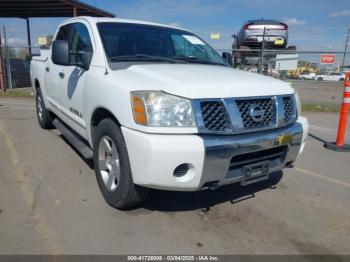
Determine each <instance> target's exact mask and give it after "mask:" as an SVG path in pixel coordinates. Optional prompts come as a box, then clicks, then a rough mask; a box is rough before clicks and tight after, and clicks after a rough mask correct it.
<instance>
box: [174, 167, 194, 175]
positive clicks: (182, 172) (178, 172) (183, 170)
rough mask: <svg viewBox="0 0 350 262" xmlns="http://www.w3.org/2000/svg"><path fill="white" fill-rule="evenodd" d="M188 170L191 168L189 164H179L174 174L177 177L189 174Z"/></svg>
mask: <svg viewBox="0 0 350 262" xmlns="http://www.w3.org/2000/svg"><path fill="white" fill-rule="evenodd" d="M188 170H190V165H189V164H181V165H179V166H177V167H176V168H175V170H174V176H175V177H183V176H184V175H186V174H187V172H188Z"/></svg>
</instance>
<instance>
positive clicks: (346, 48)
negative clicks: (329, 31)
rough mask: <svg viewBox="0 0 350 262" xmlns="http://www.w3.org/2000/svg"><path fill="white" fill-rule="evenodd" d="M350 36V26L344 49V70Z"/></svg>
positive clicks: (342, 67)
mask: <svg viewBox="0 0 350 262" xmlns="http://www.w3.org/2000/svg"><path fill="white" fill-rule="evenodd" d="M349 37H350V28H349V30H348V35H347V36H346V41H345V49H344V56H343V63H342V66H341V69H342V70H344V65H345V59H346V51H347V50H348V42H349Z"/></svg>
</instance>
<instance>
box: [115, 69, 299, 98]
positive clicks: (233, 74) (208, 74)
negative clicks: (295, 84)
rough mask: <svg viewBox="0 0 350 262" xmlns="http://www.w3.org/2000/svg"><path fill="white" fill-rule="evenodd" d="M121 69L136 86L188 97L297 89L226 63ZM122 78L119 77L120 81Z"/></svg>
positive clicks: (256, 94)
mask: <svg viewBox="0 0 350 262" xmlns="http://www.w3.org/2000/svg"><path fill="white" fill-rule="evenodd" d="M118 71H119V73H121V74H123V75H124V74H126V75H124V76H125V77H127V79H133V83H132V89H133V90H163V91H165V92H167V93H170V94H174V95H178V96H182V97H187V98H227V97H251V96H272V95H284V94H292V93H294V90H293V88H291V87H290V86H289V85H288V84H287V83H286V82H283V81H280V80H277V79H274V78H271V77H267V76H263V75H259V74H256V73H250V72H245V71H241V70H235V69H232V68H229V67H224V66H212V65H198V64H140V65H133V66H131V67H129V68H127V69H125V70H116V71H114V72H116V73H117V72H118ZM121 71H124V72H123V73H122V72H121ZM117 74H118V73H117ZM122 78H123V77H122ZM121 80H122V79H120V78H119V82H120V81H121Z"/></svg>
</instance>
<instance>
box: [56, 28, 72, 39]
mask: <svg viewBox="0 0 350 262" xmlns="http://www.w3.org/2000/svg"><path fill="white" fill-rule="evenodd" d="M69 27H70V25H64V26H62V27H61V28H60V30H59V31H58V33H57V36H56V40H66V41H68V40H69Z"/></svg>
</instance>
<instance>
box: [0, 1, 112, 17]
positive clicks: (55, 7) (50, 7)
mask: <svg viewBox="0 0 350 262" xmlns="http://www.w3.org/2000/svg"><path fill="white" fill-rule="evenodd" d="M72 16H95V17H114V14H112V13H109V12H107V11H104V10H102V9H99V8H96V7H93V6H91V5H88V4H85V3H82V2H80V1H77V0H0V17H17V18H28V17H72Z"/></svg>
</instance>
